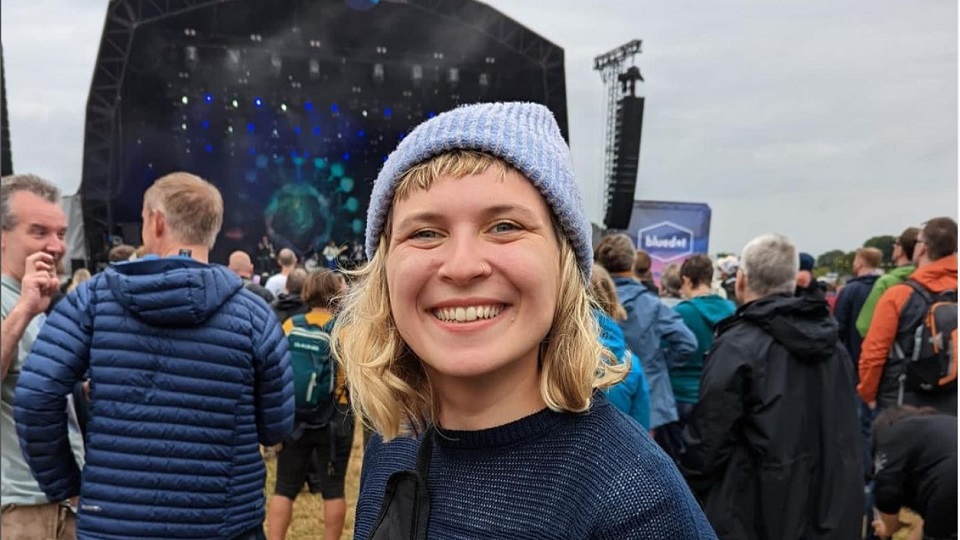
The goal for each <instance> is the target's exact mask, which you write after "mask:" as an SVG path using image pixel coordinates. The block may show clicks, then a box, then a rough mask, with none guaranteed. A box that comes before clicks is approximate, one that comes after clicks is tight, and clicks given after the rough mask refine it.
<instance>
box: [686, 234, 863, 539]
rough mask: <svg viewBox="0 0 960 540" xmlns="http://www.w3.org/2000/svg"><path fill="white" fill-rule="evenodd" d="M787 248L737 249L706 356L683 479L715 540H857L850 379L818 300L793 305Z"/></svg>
mask: <svg viewBox="0 0 960 540" xmlns="http://www.w3.org/2000/svg"><path fill="white" fill-rule="evenodd" d="M797 269H798V257H797V252H796V247H795V246H794V245H793V244H792V243H791V242H790V241H789V240H788V239H787V238H784V237H782V236H779V235H764V236H760V237H758V238H756V239H754V240H753V241H751V242H750V243H749V244H747V246H746V247H745V248H744V250H743V256H742V258H741V265H740V270H739V271H738V274H737V286H736V292H737V297H738V299H740V300H741V301H742V303H743V306H742V307H740V308H739V309H738V310H737V312H736V313H735V314H734V315H733V316H731V317H730V318H728V319H726V320H725V321H723V322H721V323H720V325H719V327H718V329H717V333H718V337H717V339H716V341H715V342H714V345H713V348H712V350H711V351H710V352H709V353H708V356H707V359H706V361H705V364H706V365H705V368H704V372H703V376H702V382H701V385H700V400H699V402H698V403H697V405H696V408H695V409H694V412H693V421H692V422H691V423H690V424H689V425H688V427H687V429H686V431H685V432H684V438H685V442H686V448H687V450H686V452H685V454H684V455H683V456H682V458H681V466H682V470H683V472H684V474H685V476H686V477H687V480H688V482H689V483H690V485H691V487H692V488H693V490H694V492H695V493H696V494H697V495H698V496H699V497H700V498H701V500H702V501H703V504H704V510H705V512H706V515H707V518H708V519H709V520H710V524H711V525H713V527H714V529H715V530H716V532H717V535H718V536H719V537H720V538H730V539H733V538H735V539H738V540H749V539H773V538H776V539H778V540H792V539H817V540H820V539H842V540H847V539H850V538H859V535H860V527H861V520H862V518H863V484H862V481H863V472H862V469H863V465H862V462H861V457H860V444H861V443H860V437H859V428H858V423H857V401H856V392H855V389H854V379H853V371H852V367H851V363H850V359H849V357H848V355H847V352H846V350H845V349H844V348H843V346H842V345H841V344H840V343H839V341H838V339H837V325H836V322H835V321H833V320H832V319H831V318H830V314H829V308H828V307H827V304H826V302H825V301H823V300H822V299H815V298H811V297H807V296H802V297H794V296H793V292H794V288H795V285H796V275H797Z"/></svg>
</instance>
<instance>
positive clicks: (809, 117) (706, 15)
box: [0, 0, 958, 254]
mask: <svg viewBox="0 0 960 540" xmlns="http://www.w3.org/2000/svg"><path fill="white" fill-rule="evenodd" d="M487 3H488V4H490V5H492V6H494V7H496V8H498V9H500V10H501V11H503V12H504V13H505V14H507V15H509V16H510V17H512V18H514V19H515V20H517V21H519V22H520V23H522V24H524V25H526V26H528V27H529V28H531V29H533V30H534V31H536V32H537V33H539V34H540V35H542V36H543V37H545V38H547V39H549V40H551V41H553V42H554V43H557V44H559V45H560V46H562V47H563V48H564V49H565V51H566V70H567V103H568V111H569V119H570V121H569V123H570V126H569V127H570V134H571V141H570V142H571V148H572V152H573V160H574V166H575V169H576V174H577V177H578V179H579V181H580V184H581V186H582V188H583V191H584V198H585V201H586V205H587V213H588V216H589V217H590V218H591V220H593V221H595V222H600V221H602V218H603V216H602V212H601V204H602V203H601V200H602V197H603V187H602V181H601V179H602V174H603V150H604V149H603V144H604V115H605V106H604V103H605V102H604V100H605V94H604V89H603V84H602V82H601V80H600V76H599V74H598V73H597V72H594V71H593V70H592V65H593V64H592V59H593V57H594V56H596V55H598V54H601V53H603V52H606V51H608V50H610V49H613V48H615V47H617V46H619V45H621V44H623V43H626V42H627V41H629V40H631V39H642V40H643V53H642V54H641V55H639V56H638V58H637V60H638V61H637V64H638V65H639V67H640V69H641V71H642V73H643V76H644V78H645V79H646V81H647V82H646V83H645V84H644V85H642V90H641V91H642V95H645V96H646V98H647V100H646V111H645V118H644V126H643V142H642V144H641V151H640V173H639V177H638V180H637V191H636V198H637V199H648V200H666V201H690V202H705V203H707V204H709V205H710V206H711V208H712V209H713V221H712V227H711V241H710V251H711V253H716V252H718V251H737V252H739V251H740V249H741V248H742V247H743V245H744V244H745V243H746V242H747V241H748V240H750V238H752V237H754V236H756V235H757V234H760V233H763V232H779V233H782V234H786V235H787V236H789V237H791V238H792V239H794V240H795V241H796V242H797V244H798V245H799V246H800V248H801V249H802V250H806V251H810V252H813V253H815V254H819V253H822V252H824V251H826V250H828V249H832V248H842V249H847V250H849V249H854V248H856V247H858V246H860V245H861V244H862V242H863V241H864V240H865V239H867V238H868V237H870V236H873V235H877V234H897V233H899V232H900V231H901V230H902V229H903V228H904V227H906V226H909V225H915V224H918V223H920V222H921V221H923V220H925V219H927V218H930V217H933V216H937V215H949V216H953V217H956V216H957V43H958V42H957V4H958V2H957V0H915V1H913V2H903V1H901V0H843V1H840V2H838V1H837V0H776V1H770V0H756V1H752V0H750V1H748V0H728V1H726V2H714V1H709V0H697V1H696V2H692V1H684V0H671V1H664V0H591V1H586V0H490V1H488V2H487ZM0 7H2V26H0V35H2V41H3V54H4V64H5V65H4V68H5V70H6V78H7V97H8V107H9V114H10V126H11V131H12V142H13V163H14V167H15V170H16V171H17V172H35V173H38V174H41V175H43V176H45V177H47V178H50V179H52V180H54V181H56V182H58V183H59V184H60V186H61V188H62V189H63V190H64V192H65V193H73V192H75V191H76V190H77V189H78V187H79V183H80V171H81V161H82V152H83V122H84V114H85V106H86V99H87V94H88V92H89V87H90V80H91V77H92V73H93V67H94V62H95V60H96V54H97V48H98V46H99V41H100V32H101V30H102V29H103V19H104V14H105V12H106V2H105V1H95V0H2V3H0Z"/></svg>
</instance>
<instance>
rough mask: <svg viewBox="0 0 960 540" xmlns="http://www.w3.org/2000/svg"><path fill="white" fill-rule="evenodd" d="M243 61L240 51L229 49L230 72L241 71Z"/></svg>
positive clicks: (228, 64) (228, 65) (228, 62)
mask: <svg viewBox="0 0 960 540" xmlns="http://www.w3.org/2000/svg"><path fill="white" fill-rule="evenodd" d="M241 60H242V57H241V54H240V50H239V49H227V68H228V69H229V70H230V71H240V64H241Z"/></svg>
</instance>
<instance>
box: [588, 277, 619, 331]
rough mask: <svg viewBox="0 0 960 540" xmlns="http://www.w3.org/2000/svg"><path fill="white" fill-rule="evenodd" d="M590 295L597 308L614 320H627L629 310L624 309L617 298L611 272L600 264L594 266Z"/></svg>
mask: <svg viewBox="0 0 960 540" xmlns="http://www.w3.org/2000/svg"><path fill="white" fill-rule="evenodd" d="M590 295H591V296H592V297H593V301H594V302H596V304H597V307H599V308H600V309H602V310H603V312H604V313H606V314H607V315H609V316H610V317H611V318H612V319H614V320H616V321H623V320H626V318H627V310H625V309H623V304H621V303H620V298H619V297H618V296H617V286H616V285H615V284H614V283H613V278H612V277H610V272H607V269H606V268H604V267H602V266H600V265H599V264H595V265H593V273H592V274H591V275H590Z"/></svg>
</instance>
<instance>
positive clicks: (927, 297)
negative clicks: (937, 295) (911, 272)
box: [904, 279, 934, 305]
mask: <svg viewBox="0 0 960 540" xmlns="http://www.w3.org/2000/svg"><path fill="white" fill-rule="evenodd" d="M904 283H905V284H906V285H908V286H909V287H910V288H911V289H913V290H914V292H916V293H917V294H919V295H920V298H923V301H924V302H926V303H927V305H930V304H933V301H934V299H933V295H932V294H931V293H930V289H927V288H926V287H925V286H924V285H923V284H922V283H920V282H919V281H917V280H915V279H908V280H906V281H904Z"/></svg>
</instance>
